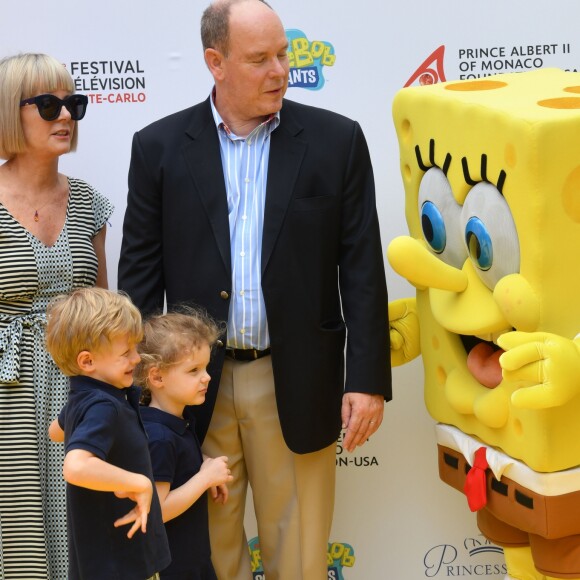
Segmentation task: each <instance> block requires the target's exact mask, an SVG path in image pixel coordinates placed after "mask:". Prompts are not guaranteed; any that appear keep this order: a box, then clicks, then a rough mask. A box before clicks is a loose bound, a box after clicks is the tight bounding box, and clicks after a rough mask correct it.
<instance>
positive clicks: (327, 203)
mask: <svg viewBox="0 0 580 580" xmlns="http://www.w3.org/2000/svg"><path fill="white" fill-rule="evenodd" d="M202 41H203V44H204V50H205V60H206V64H207V66H208V68H209V70H210V72H211V73H212V76H213V78H214V81H215V88H214V90H213V92H212V94H211V96H210V98H208V99H207V100H206V101H205V102H202V103H200V104H198V105H195V106H193V107H191V108H189V109H186V110H184V111H181V112H179V113H176V114H174V115H171V116H169V117H166V118H164V119H161V120H160V121H157V122H155V123H153V124H152V125H149V126H148V127H146V128H144V129H142V130H141V131H139V132H137V133H136V134H135V136H134V139H133V148H132V156H131V166H130V170H129V194H128V201H127V210H126V214H125V221H124V227H123V245H122V250H121V258H120V264H119V288H120V289H122V290H125V291H126V292H128V293H129V295H130V296H131V297H132V299H133V300H134V302H135V304H136V305H137V306H138V307H139V308H141V309H142V310H143V312H144V313H145V314H147V313H151V312H155V311H160V310H162V309H163V307H164V301H165V300H166V303H167V308H168V309H172V308H175V307H178V306H179V305H181V304H184V303H194V304H198V305H201V306H203V307H204V308H206V309H207V310H208V312H209V313H210V314H211V315H212V316H213V317H215V318H216V319H218V320H222V321H227V322H228V330H227V335H224V337H223V338H222V340H221V341H220V342H219V344H218V345H217V348H216V349H215V353H214V358H213V361H212V365H211V368H210V369H209V372H210V375H211V376H212V380H211V384H210V389H209V392H208V394H207V398H206V402H205V404H204V405H201V406H198V407H195V410H196V411H197V412H198V414H197V431H198V434H199V437H200V439H201V440H202V441H203V448H204V453H206V454H207V455H228V456H229V458H230V466H231V469H232V474H233V476H234V478H235V481H234V483H233V484H232V485H231V486H230V488H231V489H230V499H229V501H228V503H227V504H226V505H224V506H222V505H219V506H213V507H211V508H210V534H211V541H212V554H213V556H212V559H213V560H214V563H215V567H216V571H217V574H218V577H219V578H223V579H224V580H235V579H240V580H241V579H250V578H252V575H251V572H250V562H249V559H248V550H247V546H246V544H245V536H244V532H243V517H244V503H245V499H246V491H247V483H248V481H249V483H250V486H251V487H252V492H253V496H254V506H255V512H256V517H257V522H258V531H259V536H260V548H261V556H262V560H263V565H264V570H265V572H266V577H267V578H268V580H273V579H275V578H281V579H285V578H286V579H288V580H299V579H300V578H304V579H306V580H317V579H320V580H322V579H323V578H326V546H327V541H328V537H329V533H330V527H331V523H332V511H333V503H334V480H335V453H336V451H335V449H336V441H337V437H338V435H339V433H340V430H341V426H342V427H343V428H345V429H346V433H345V436H344V440H343V446H344V447H345V448H346V449H347V450H349V451H352V450H353V449H355V447H356V446H357V445H362V444H363V443H364V442H365V441H366V440H367V439H368V438H369V437H370V436H371V435H372V434H373V433H375V432H376V430H377V429H378V427H379V426H380V423H381V421H382V417H383V407H384V401H388V400H390V398H391V377H390V367H389V337H388V322H387V292H386V284H385V274H384V265H383V253H382V249H381V241H380V234H379V227H378V221H377V214H376V208H375V191H374V180H373V172H372V167H371V162H370V157H369V153H368V149H367V145H366V141H365V139H364V135H363V133H362V130H361V128H360V126H359V125H358V123H356V122H354V121H352V120H350V119H347V118H345V117H343V116H340V115H337V114H335V113H331V112H329V111H326V110H323V109H317V108H313V107H309V106H305V105H301V104H298V103H294V102H292V101H288V100H285V99H283V96H284V93H285V91H286V88H287V79H288V70H289V65H288V56H287V47H288V43H287V39H286V34H285V31H284V28H283V26H282V23H281V22H280V20H279V18H278V16H277V15H276V13H275V12H274V11H273V10H272V9H271V8H270V7H269V5H267V4H266V3H264V2H262V1H261V0H217V2H214V4H212V5H211V6H210V7H209V8H208V9H207V10H206V11H205V12H204V16H203V17H202ZM258 146H259V147H260V151H259V152H257V153H256V151H255V149H257V148H258ZM238 155H239V156H240V157H239V159H238ZM248 156H249V157H248ZM252 156H255V157H252ZM241 159H252V160H253V161H252V162H251V163H250V162H248V163H247V164H245V161H244V162H241V161H240V160H241ZM256 160H257V161H256ZM261 165H264V166H265V167H266V169H265V170H264V172H263V174H262V173H261V172H260V167H261ZM232 173H235V174H236V177H235V179H233V178H232ZM240 176H241V177H240ZM244 176H245V177H244ZM254 183H255V184H256V186H255V188H254ZM248 185H251V186H252V188H251V194H250V196H249V198H248V199H250V200H253V201H252V203H254V205H253V206H252V207H253V208H254V209H252V211H246V210H245V209H242V205H241V204H243V203H245V202H244V201H243V200H244V199H246V197H245V193H244V192H246V190H247V186H248ZM262 194H263V198H264V201H263V205H260V202H259V201H256V199H260V195H262ZM252 196H253V197H252ZM240 200H242V201H240ZM254 210H255V211H254ZM254 214H255V216H256V220H257V222H256V223H257V224H258V226H257V228H258V229H257V235H256V236H255V237H254V238H252V239H251V240H250V242H248V240H246V241H244V239H245V238H243V236H244V235H246V234H245V233H244V232H245V229H244V228H245V227H246V225H247V223H248V222H249V221H251V219H252V218H253V216H254ZM262 217H263V222H262V221H261V219H262ZM234 232H242V233H240V234H239V235H240V236H241V237H238V233H234ZM240 240H241V241H240ZM240 243H241V244H242V245H241V246H240V245H239V244H240ZM244 244H246V245H244ZM240 248H242V249H241V250H240ZM252 252H253V254H254V258H256V262H257V264H258V271H257V274H256V275H255V276H254V277H253V278H251V281H250V282H248V280H250V278H247V279H244V281H243V282H240V272H242V273H243V268H244V264H246V262H244V260H245V259H248V256H247V255H246V253H248V254H250V253H252ZM252 283H253V284H254V285H255V286H256V287H255V288H249V287H247V286H246V284H249V285H250V286H251V284H252ZM256 289H257V290H256ZM250 294H251V295H252V296H253V297H254V299H255V300H257V302H256V304H258V305H259V304H260V303H261V304H262V308H263V313H262V315H260V314H258V315H256V316H255V320H252V315H251V314H250V315H248V314H247V312H246V310H245V308H246V306H245V305H246V304H247V303H246V302H244V300H245V299H246V296H248V295H250ZM256 294H258V297H257V298H256V296H255V295H256ZM260 301H261V302H260ZM248 308H249V307H248ZM252 308H254V307H252ZM256 309H257V310H256V311H257V312H259V311H260V309H259V306H256ZM252 311H253V310H252ZM239 320H244V321H245V322H244V323H243V324H242V323H238V322H237V321H239ZM255 327H260V328H261V329H264V328H265V329H266V330H265V331H264V330H260V332H256V331H255ZM347 335H348V336H347ZM345 344H346V379H345ZM255 399H258V400H257V401H256V400H255ZM211 503H212V502H210V504H211ZM192 541H195V540H194V539H192Z"/></svg>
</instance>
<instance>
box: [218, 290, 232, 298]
mask: <svg viewBox="0 0 580 580" xmlns="http://www.w3.org/2000/svg"><path fill="white" fill-rule="evenodd" d="M220 296H221V297H222V298H223V299H224V300H227V299H228V298H229V297H230V294H229V292H226V291H225V290H222V291H221V292H220Z"/></svg>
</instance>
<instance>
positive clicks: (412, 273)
mask: <svg viewBox="0 0 580 580" xmlns="http://www.w3.org/2000/svg"><path fill="white" fill-rule="evenodd" d="M387 258H388V260H389V263H390V264H391V266H392V267H393V270H395V272H397V274H399V275H401V276H403V277H404V278H406V279H407V280H408V281H409V282H410V283H411V284H413V286H415V287H416V288H418V289H420V290H422V289H425V288H437V289H439V290H448V291H450V292H464V291H465V290H466V288H467V276H466V274H465V273H464V272H463V271H462V270H458V269H457V268H454V267H453V266H450V265H449V264H446V263H445V262H443V261H442V260H441V259H440V258H438V257H437V256H435V255H433V254H432V253H431V252H430V251H429V250H428V249H427V244H426V243H425V242H424V241H422V240H416V239H415V238H412V237H410V236H399V237H398V238H395V239H394V240H393V241H392V242H391V243H390V244H389V247H388V248H387Z"/></svg>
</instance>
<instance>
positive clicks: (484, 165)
mask: <svg viewBox="0 0 580 580" xmlns="http://www.w3.org/2000/svg"><path fill="white" fill-rule="evenodd" d="M461 167H463V177H464V178H465V183H468V184H469V185H477V183H478V182H477V181H475V180H474V179H472V178H471V176H470V175H469V165H468V162H467V157H463V158H462V159H461ZM506 176H507V175H506V172H505V171H504V170H503V169H502V170H501V171H500V172H499V177H498V179H497V183H496V184H495V186H496V187H497V190H498V191H499V192H500V193H502V194H503V192H502V189H503V186H504V185H505V180H506ZM481 179H482V181H487V182H488V183H493V181H491V180H490V179H488V177H487V155H486V154H485V153H482V154H481Z"/></svg>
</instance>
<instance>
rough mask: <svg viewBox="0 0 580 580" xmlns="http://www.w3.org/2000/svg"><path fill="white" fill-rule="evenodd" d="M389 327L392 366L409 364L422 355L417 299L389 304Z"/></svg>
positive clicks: (395, 301) (401, 300)
mask: <svg viewBox="0 0 580 580" xmlns="http://www.w3.org/2000/svg"><path fill="white" fill-rule="evenodd" d="M389 326H390V328H389V331H390V337H391V365H392V366H394V367H397V366H400V365H402V364H405V363H408V362H409V361H412V360H413V359H414V358H416V357H418V356H419V355H420V354H421V341H420V330H419V318H418V317H417V304H416V300H415V298H401V299H400V300H394V301H393V302H390V303H389Z"/></svg>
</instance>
